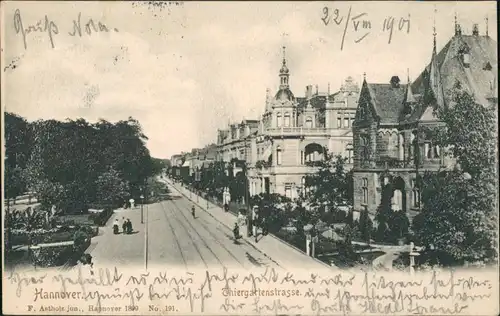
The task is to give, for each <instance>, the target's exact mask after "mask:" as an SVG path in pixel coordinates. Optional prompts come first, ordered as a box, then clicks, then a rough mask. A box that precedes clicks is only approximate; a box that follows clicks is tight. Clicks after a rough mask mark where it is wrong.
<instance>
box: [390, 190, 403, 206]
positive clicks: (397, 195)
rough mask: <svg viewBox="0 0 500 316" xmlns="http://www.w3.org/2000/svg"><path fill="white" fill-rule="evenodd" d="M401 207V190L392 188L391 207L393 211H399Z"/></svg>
mask: <svg viewBox="0 0 500 316" xmlns="http://www.w3.org/2000/svg"><path fill="white" fill-rule="evenodd" d="M402 207H403V193H402V192H401V190H399V189H397V190H394V196H393V197H392V209H393V210H394V211H396V212H397V211H401V209H402Z"/></svg>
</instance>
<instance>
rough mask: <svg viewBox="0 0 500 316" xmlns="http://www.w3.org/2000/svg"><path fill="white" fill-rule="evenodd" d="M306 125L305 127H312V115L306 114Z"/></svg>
mask: <svg viewBox="0 0 500 316" xmlns="http://www.w3.org/2000/svg"><path fill="white" fill-rule="evenodd" d="M306 127H307V128H311V127H313V120H312V117H310V116H308V117H307V118H306Z"/></svg>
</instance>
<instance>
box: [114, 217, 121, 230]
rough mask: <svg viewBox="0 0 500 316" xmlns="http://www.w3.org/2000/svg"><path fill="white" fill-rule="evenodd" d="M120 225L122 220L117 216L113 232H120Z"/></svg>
mask: <svg viewBox="0 0 500 316" xmlns="http://www.w3.org/2000/svg"><path fill="white" fill-rule="evenodd" d="M119 227H120V222H119V221H118V218H115V222H114V223H113V233H114V234H118V229H119Z"/></svg>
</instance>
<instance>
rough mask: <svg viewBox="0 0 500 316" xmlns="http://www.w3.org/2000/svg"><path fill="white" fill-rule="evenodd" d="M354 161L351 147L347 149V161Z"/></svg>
mask: <svg viewBox="0 0 500 316" xmlns="http://www.w3.org/2000/svg"><path fill="white" fill-rule="evenodd" d="M353 162H354V155H353V151H352V148H348V149H347V163H353Z"/></svg>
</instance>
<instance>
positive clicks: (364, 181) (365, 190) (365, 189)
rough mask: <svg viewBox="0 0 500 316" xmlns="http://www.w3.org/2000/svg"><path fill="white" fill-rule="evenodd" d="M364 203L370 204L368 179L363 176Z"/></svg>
mask: <svg viewBox="0 0 500 316" xmlns="http://www.w3.org/2000/svg"><path fill="white" fill-rule="evenodd" d="M362 189H363V204H368V179H367V178H363V186H362Z"/></svg>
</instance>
